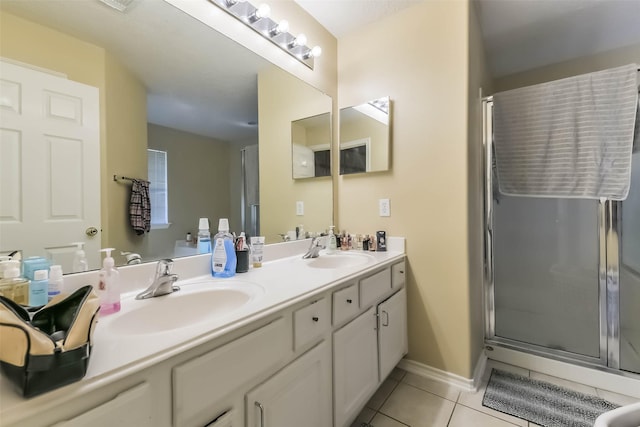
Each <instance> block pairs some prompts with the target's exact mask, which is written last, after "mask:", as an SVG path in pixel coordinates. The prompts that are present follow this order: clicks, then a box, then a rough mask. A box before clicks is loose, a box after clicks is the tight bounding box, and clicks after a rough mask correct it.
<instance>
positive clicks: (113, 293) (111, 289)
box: [98, 248, 120, 315]
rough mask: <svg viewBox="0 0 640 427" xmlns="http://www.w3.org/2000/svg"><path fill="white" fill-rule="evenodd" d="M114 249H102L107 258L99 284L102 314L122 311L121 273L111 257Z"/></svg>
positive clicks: (103, 264)
mask: <svg viewBox="0 0 640 427" xmlns="http://www.w3.org/2000/svg"><path fill="white" fill-rule="evenodd" d="M113 250H115V249H114V248H106V249H101V250H100V252H106V254H107V256H106V257H105V258H104V261H103V262H102V269H101V270H100V273H99V277H100V281H99V282H98V297H99V298H100V314H102V315H105V314H111V313H116V312H118V311H120V280H119V279H120V277H119V276H120V273H119V272H118V270H117V269H116V267H115V261H114V260H113V258H112V257H111V251H113Z"/></svg>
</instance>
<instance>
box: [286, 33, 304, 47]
mask: <svg viewBox="0 0 640 427" xmlns="http://www.w3.org/2000/svg"><path fill="white" fill-rule="evenodd" d="M305 44H307V36H305V35H304V34H302V33H300V34H298V37H296V38H295V39H293V41H292V42H291V43H289V49H293V48H294V47H296V46H304V45H305Z"/></svg>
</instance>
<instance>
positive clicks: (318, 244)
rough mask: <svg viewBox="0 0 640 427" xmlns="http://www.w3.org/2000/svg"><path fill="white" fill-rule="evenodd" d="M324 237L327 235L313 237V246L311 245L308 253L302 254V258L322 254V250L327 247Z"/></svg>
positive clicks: (315, 256) (316, 256)
mask: <svg viewBox="0 0 640 427" xmlns="http://www.w3.org/2000/svg"><path fill="white" fill-rule="evenodd" d="M324 238H325V236H317V237H314V238H312V239H311V246H309V250H308V251H307V253H306V254H304V255H302V258H305V259H306V258H318V257H319V256H320V250H321V249H324V248H325V247H326V245H324Z"/></svg>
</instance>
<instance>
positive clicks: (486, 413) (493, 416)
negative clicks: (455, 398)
mask: <svg viewBox="0 0 640 427" xmlns="http://www.w3.org/2000/svg"><path fill="white" fill-rule="evenodd" d="M457 405H460V406H464V407H465V408H467V409H471V410H472V411H476V412H480V413H481V414H484V415H488V416H490V417H491V418H495V419H496V420H500V421H503V422H505V423H508V424H511V425H514V426H518V424H515V423H512V422H511V421H507V420H505V419H504V418H500V417H496V416H495V415H492V414H490V413H488V412H484V411H481V410H480V409H477V408H474V407H472V406H469V405H465V404H464V403H456V406H457ZM482 406H483V407H485V408H488V409H491V408H489V407H488V406H484V405H482ZM491 410H492V411H495V409H491ZM501 413H502V412H501ZM505 415H507V416H510V417H513V415H509V414H505ZM514 418H518V417H514ZM520 419H522V418H520ZM524 421H526V422H527V424H528V423H529V421H528V420H524ZM519 427H526V426H519Z"/></svg>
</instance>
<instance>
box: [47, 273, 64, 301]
mask: <svg viewBox="0 0 640 427" xmlns="http://www.w3.org/2000/svg"><path fill="white" fill-rule="evenodd" d="M63 280H64V279H63V278H62V266H60V265H52V266H51V267H49V290H48V294H49V299H51V298H53V297H55V296H56V295H58V294H59V293H60V292H62V288H63V286H64V281H63Z"/></svg>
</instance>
